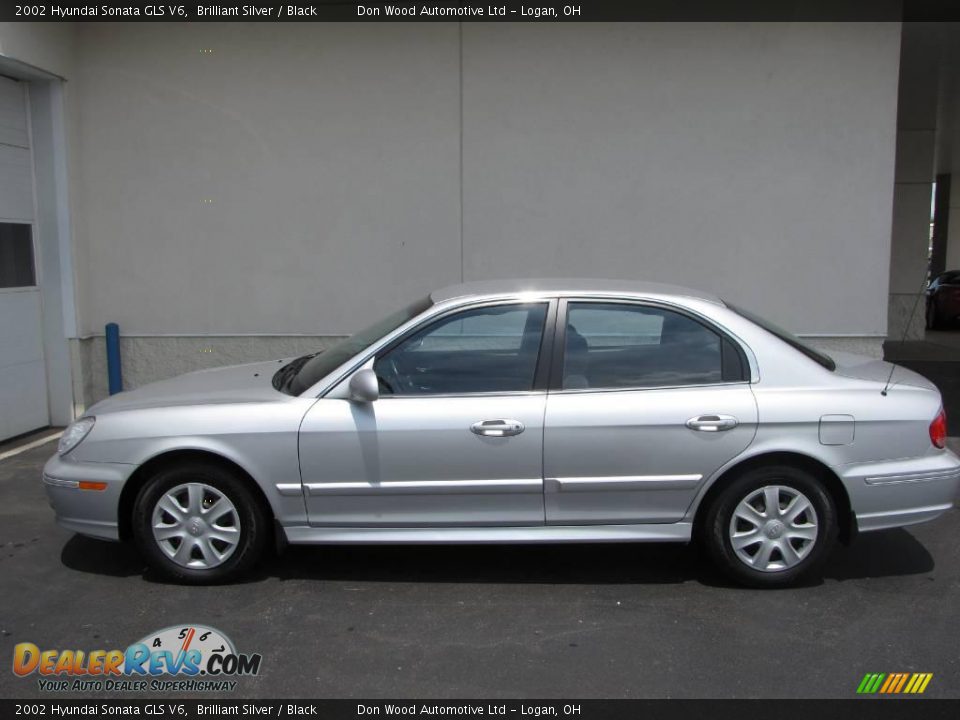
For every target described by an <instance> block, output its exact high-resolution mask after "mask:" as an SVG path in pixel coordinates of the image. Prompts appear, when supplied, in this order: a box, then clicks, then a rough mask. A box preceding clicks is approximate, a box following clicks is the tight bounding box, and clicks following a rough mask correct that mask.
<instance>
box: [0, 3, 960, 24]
mask: <svg viewBox="0 0 960 720" xmlns="http://www.w3.org/2000/svg"><path fill="white" fill-rule="evenodd" d="M0 20H5V21H14V22H16V21H24V22H120V21H122V22H171V21H172V22H198V21H199V22H224V21H226V22H302V21H314V22H451V21H453V22H535V23H544V22H617V21H624V22H636V21H747V20H752V21H788V22H789V21H810V20H828V21H901V20H904V21H912V20H925V21H948V20H960V1H958V0H564V2H553V1H552V0H535V1H533V2H516V1H515V0H496V1H494V2H489V3H478V2H473V3H470V2H442V1H438V0H420V1H419V2H414V1H413V0H399V1H398V2H388V3H383V2H366V1H365V0H351V1H350V2H346V1H344V0H283V1H281V0H242V1H241V2H232V1H231V0H212V1H210V2H196V1H195V0H193V1H188V2H184V0H168V1H167V2H163V3H160V2H149V1H147V0H36V1H31V0H22V1H19V2H11V0H0Z"/></svg>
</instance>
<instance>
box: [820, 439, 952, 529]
mask: <svg viewBox="0 0 960 720" xmlns="http://www.w3.org/2000/svg"><path fill="white" fill-rule="evenodd" d="M835 470H837V472H838V474H839V475H840V478H841V480H843V483H844V485H845V486H846V488H847V493H848V494H849V496H850V505H851V507H852V509H853V512H854V515H855V516H856V518H857V528H858V529H859V530H860V532H869V531H871V530H885V529H887V528H894V527H902V526H904V525H914V524H916V523H921V522H926V521H928V520H933V519H934V518H936V517H938V516H939V515H942V514H943V513H945V512H946V511H947V510H950V509H951V508H952V507H953V506H954V504H955V503H956V502H957V499H958V498H957V496H958V491H960V459H958V458H957V456H956V455H954V454H953V453H952V452H950V451H949V450H944V451H942V452H938V453H936V454H935V455H930V456H927V457H920V458H909V459H905V460H891V461H886V462H879V463H856V464H853V465H844V466H841V467H838V468H835Z"/></svg>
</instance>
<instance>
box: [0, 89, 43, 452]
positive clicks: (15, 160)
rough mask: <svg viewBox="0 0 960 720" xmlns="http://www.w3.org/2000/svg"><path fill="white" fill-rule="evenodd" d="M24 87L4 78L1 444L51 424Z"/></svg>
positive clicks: (0, 99) (0, 135)
mask: <svg viewBox="0 0 960 720" xmlns="http://www.w3.org/2000/svg"><path fill="white" fill-rule="evenodd" d="M34 207H35V204H34V197H33V158H32V157H31V154H30V132H29V126H28V114H27V96H26V89H25V86H24V84H23V83H20V82H17V81H16V80H11V79H9V78H6V77H0V440H4V439H6V438H9V437H13V436H14V435H19V434H21V433H25V432H28V431H30V430H35V429H37V428H40V427H44V426H45V425H47V424H49V411H48V409H47V379H46V370H45V368H44V361H43V336H42V330H41V323H42V317H41V307H40V288H39V278H38V277H37V259H36V252H35V240H34V238H35V237H36V232H35V230H34Z"/></svg>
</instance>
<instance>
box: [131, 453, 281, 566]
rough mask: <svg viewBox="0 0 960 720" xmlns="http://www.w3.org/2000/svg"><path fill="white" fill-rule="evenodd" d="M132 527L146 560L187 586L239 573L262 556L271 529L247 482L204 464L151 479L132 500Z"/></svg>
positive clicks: (178, 468) (182, 467)
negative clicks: (134, 499) (133, 500)
mask: <svg viewBox="0 0 960 720" xmlns="http://www.w3.org/2000/svg"><path fill="white" fill-rule="evenodd" d="M208 513H217V514H216V515H211V514H208ZM132 528H133V537H134V541H135V542H136V544H137V547H138V548H139V550H140V552H141V553H142V554H143V556H144V558H145V559H146V561H147V564H148V565H149V566H150V567H151V568H152V569H154V570H155V571H156V572H157V573H158V574H160V575H161V576H163V577H164V578H166V579H168V580H173V581H175V582H179V583H184V584H189V585H206V584H216V583H223V582H229V581H231V580H235V579H237V578H240V577H242V576H243V575H244V574H245V573H247V572H249V571H250V570H251V569H252V568H253V567H254V566H255V565H256V563H257V562H258V561H259V560H260V559H261V558H262V557H263V555H264V552H265V550H266V548H267V545H268V541H269V533H270V523H269V518H268V516H267V514H266V513H265V512H264V510H263V509H262V507H261V505H260V503H259V502H258V501H257V498H256V497H255V496H254V494H253V493H252V492H251V490H250V489H249V488H248V487H247V485H246V484H245V483H244V482H243V481H242V480H241V479H240V478H238V477H237V476H236V475H235V474H234V473H232V472H230V471H229V470H227V469H225V468H223V467H220V466H219V465H217V464H215V463H203V462H194V463H189V464H183V465H177V466H175V467H170V468H167V469H164V470H161V471H160V472H158V473H157V474H156V475H154V476H153V477H152V478H150V480H148V481H147V483H146V484H145V485H144V486H143V488H141V490H140V492H139V493H138V494H137V499H136V501H135V502H134V508H133V518H132Z"/></svg>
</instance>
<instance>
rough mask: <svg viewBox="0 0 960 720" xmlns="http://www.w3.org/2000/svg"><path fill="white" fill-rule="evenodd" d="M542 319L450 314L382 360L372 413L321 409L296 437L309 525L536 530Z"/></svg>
mask: <svg viewBox="0 0 960 720" xmlns="http://www.w3.org/2000/svg"><path fill="white" fill-rule="evenodd" d="M549 311H550V303H549V302H546V301H544V302H533V303H516V302H514V303H499V304H487V305H482V306H477V307H472V308H470V309H464V310H459V311H454V312H452V313H449V314H447V315H444V316H442V317H440V318H438V319H435V320H432V321H429V322H428V323H427V325H426V327H422V328H419V329H417V330H414V331H413V332H411V333H408V334H407V335H406V336H405V337H404V338H402V339H401V340H399V341H398V342H397V343H394V344H393V345H392V346H390V347H388V348H387V349H386V350H384V351H382V352H380V353H378V355H377V357H376V360H375V362H374V363H373V369H374V372H375V373H376V374H377V377H378V379H379V382H380V397H379V398H378V399H377V400H375V401H374V402H370V403H358V402H353V401H350V400H338V399H326V398H325V399H322V400H320V401H318V402H317V403H316V404H315V405H314V406H313V407H312V408H311V409H310V411H309V412H308V413H307V415H306V417H305V418H304V421H303V424H302V426H301V432H300V466H301V475H302V478H303V483H304V489H305V497H306V502H307V511H308V515H309V519H310V524H311V525H340V526H344V525H346V526H357V527H411V526H433V527H456V526H483V525H491V526H492V525H542V524H543V523H544V510H543V415H544V409H545V404H546V374H547V369H548V368H547V365H548V362H547V358H546V353H545V352H544V358H543V361H541V359H540V358H541V352H542V349H541V346H542V345H543V343H544V336H545V333H544V328H545V327H546V326H547V324H548V323H547V318H548V315H549V316H550V317H551V320H552V314H551V313H550V312H549ZM547 335H548V336H552V332H551V333H548V334H547Z"/></svg>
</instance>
